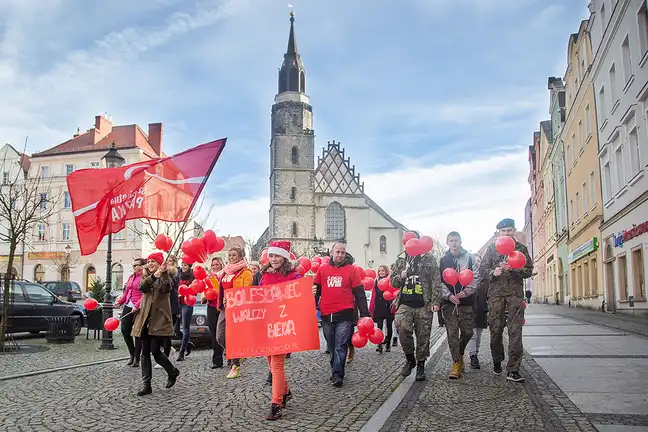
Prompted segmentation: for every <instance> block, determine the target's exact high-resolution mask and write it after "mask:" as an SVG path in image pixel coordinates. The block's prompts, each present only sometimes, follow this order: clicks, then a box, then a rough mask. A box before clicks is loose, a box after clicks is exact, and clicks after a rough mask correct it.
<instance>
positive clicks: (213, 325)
mask: <svg viewBox="0 0 648 432" xmlns="http://www.w3.org/2000/svg"><path fill="white" fill-rule="evenodd" d="M220 314H221V312H219V311H218V309H216V308H215V307H212V306H207V325H208V326H209V335H210V336H211V345H212V365H213V366H219V367H223V347H222V346H221V345H220V344H219V343H218V340H217V339H216V329H217V325H218V317H219V316H220Z"/></svg>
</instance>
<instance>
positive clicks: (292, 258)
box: [290, 252, 297, 261]
mask: <svg viewBox="0 0 648 432" xmlns="http://www.w3.org/2000/svg"><path fill="white" fill-rule="evenodd" d="M290 259H291V260H293V261H295V260H296V259H297V257H296V256H295V254H294V253H292V252H290Z"/></svg>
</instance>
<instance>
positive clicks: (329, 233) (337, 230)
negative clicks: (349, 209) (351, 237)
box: [324, 202, 345, 240]
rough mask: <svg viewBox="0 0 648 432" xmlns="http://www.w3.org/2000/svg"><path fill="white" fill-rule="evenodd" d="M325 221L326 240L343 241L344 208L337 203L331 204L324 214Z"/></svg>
mask: <svg viewBox="0 0 648 432" xmlns="http://www.w3.org/2000/svg"><path fill="white" fill-rule="evenodd" d="M324 218H325V221H326V238H328V239H331V240H339V239H343V238H344V237H345V236H344V225H345V221H344V208H342V205H341V204H340V203H339V202H332V203H331V204H329V206H328V207H327V208H326V212H325V214H324Z"/></svg>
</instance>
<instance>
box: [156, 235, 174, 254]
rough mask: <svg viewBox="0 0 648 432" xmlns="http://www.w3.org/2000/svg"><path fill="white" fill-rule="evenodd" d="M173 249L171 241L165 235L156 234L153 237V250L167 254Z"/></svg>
mask: <svg viewBox="0 0 648 432" xmlns="http://www.w3.org/2000/svg"><path fill="white" fill-rule="evenodd" d="M172 247H173V240H172V239H171V237H169V236H168V235H166V234H158V235H157V237H155V248H156V249H160V250H161V251H163V252H169V251H170V250H171V248H172Z"/></svg>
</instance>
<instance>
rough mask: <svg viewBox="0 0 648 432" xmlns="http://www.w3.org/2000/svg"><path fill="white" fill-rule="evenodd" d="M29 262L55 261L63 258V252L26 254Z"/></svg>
mask: <svg viewBox="0 0 648 432" xmlns="http://www.w3.org/2000/svg"><path fill="white" fill-rule="evenodd" d="M27 258H28V259H30V260H55V259H63V258H65V252H28V253H27Z"/></svg>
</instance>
